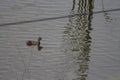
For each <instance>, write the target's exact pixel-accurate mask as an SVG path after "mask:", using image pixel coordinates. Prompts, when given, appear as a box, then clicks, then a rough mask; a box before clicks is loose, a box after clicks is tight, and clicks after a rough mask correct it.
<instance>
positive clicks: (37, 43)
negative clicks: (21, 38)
mask: <svg viewBox="0 0 120 80" xmlns="http://www.w3.org/2000/svg"><path fill="white" fill-rule="evenodd" d="M40 40H42V37H39V38H38V41H32V40H28V41H27V42H26V45H27V46H33V45H40Z"/></svg>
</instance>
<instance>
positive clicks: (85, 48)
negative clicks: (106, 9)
mask: <svg viewBox="0 0 120 80" xmlns="http://www.w3.org/2000/svg"><path fill="white" fill-rule="evenodd" d="M76 11H77V13H79V14H82V13H86V12H87V13H89V14H88V15H82V16H76V17H70V18H69V22H68V24H67V26H65V31H64V40H65V41H64V42H65V46H66V47H65V51H64V52H65V53H74V54H77V58H76V63H77V65H78V66H79V68H77V70H76V71H75V73H76V74H77V76H76V78H75V79H72V80H86V77H87V76H88V69H89V58H90V55H89V53H90V45H91V36H90V32H91V30H92V28H91V20H92V15H93V0H73V6H72V9H71V14H74V13H76Z"/></svg>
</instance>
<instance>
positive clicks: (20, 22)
mask: <svg viewBox="0 0 120 80" xmlns="http://www.w3.org/2000/svg"><path fill="white" fill-rule="evenodd" d="M115 11H120V8H116V9H109V10H101V11H95V12H93V14H99V13H103V12H115ZM88 14H89V13H83V14H72V15H63V16H59V17H51V18H43V19H35V20H28V21H19V22H13V23H3V24H0V26H8V25H19V24H25V23H33V22H40V21H48V20H56V19H61V18H68V17H75V16H82V15H88Z"/></svg>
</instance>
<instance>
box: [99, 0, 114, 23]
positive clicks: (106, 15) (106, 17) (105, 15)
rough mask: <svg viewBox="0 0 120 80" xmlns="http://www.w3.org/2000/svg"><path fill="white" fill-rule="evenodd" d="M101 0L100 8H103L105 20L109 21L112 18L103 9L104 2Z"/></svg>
mask: <svg viewBox="0 0 120 80" xmlns="http://www.w3.org/2000/svg"><path fill="white" fill-rule="evenodd" d="M101 2H102V10H103V12H104V17H105V20H106V21H107V22H111V20H112V18H111V17H110V16H109V14H108V13H107V12H106V11H105V7H104V2H103V0H101Z"/></svg>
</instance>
